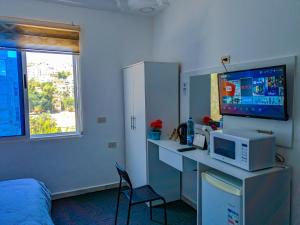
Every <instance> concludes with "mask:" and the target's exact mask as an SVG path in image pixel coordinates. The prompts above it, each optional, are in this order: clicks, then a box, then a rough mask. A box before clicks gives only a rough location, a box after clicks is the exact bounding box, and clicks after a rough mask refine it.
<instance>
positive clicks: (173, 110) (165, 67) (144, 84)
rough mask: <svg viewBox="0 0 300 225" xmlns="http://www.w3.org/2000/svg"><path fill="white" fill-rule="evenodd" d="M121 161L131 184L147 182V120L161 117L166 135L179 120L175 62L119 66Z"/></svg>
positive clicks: (177, 77) (176, 66) (137, 184)
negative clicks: (121, 86) (122, 123)
mask: <svg viewBox="0 0 300 225" xmlns="http://www.w3.org/2000/svg"><path fill="white" fill-rule="evenodd" d="M123 74H124V104H125V105H124V107H125V109H124V113H125V114H124V119H125V165H126V170H127V172H128V173H129V175H130V177H131V180H132V183H133V186H135V187H136V186H140V185H145V184H147V154H146V151H147V149H146V146H147V133H148V131H149V128H148V127H149V123H150V121H152V120H155V119H161V120H162V121H163V129H162V135H163V136H168V135H170V133H171V132H172V130H173V129H174V128H176V127H177V125H178V122H179V65H178V64H177V63H157V62H141V63H138V64H135V65H132V66H129V67H126V68H124V69H123Z"/></svg>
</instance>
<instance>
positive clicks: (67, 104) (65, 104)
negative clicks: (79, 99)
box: [62, 97, 75, 112]
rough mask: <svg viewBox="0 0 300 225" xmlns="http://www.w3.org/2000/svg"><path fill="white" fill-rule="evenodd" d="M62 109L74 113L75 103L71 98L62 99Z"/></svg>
mask: <svg viewBox="0 0 300 225" xmlns="http://www.w3.org/2000/svg"><path fill="white" fill-rule="evenodd" d="M62 109H63V110H67V111H69V112H74V111H75V101H74V98H73V97H64V98H63V99H62Z"/></svg>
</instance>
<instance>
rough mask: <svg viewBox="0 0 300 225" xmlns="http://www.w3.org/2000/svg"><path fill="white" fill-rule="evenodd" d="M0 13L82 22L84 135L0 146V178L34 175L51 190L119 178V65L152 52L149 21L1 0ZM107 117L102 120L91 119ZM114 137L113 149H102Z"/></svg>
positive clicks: (29, 0) (121, 158)
mask: <svg viewBox="0 0 300 225" xmlns="http://www.w3.org/2000/svg"><path fill="white" fill-rule="evenodd" d="M0 15H1V16H13V17H20V18H29V19H39V20H47V21H54V22H62V23H69V24H70V23H72V22H74V23H75V24H78V25H80V26H81V29H82V35H81V76H82V97H83V101H82V103H83V113H84V114H83V125H84V136H83V137H82V138H79V139H71V140H70V139H65V140H48V141H41V142H29V143H24V142H18V143H7V144H0V180H2V179H12V178H23V177H34V178H37V179H40V180H42V181H44V182H45V183H46V184H47V185H48V187H49V188H50V189H51V191H53V192H62V191H68V190H72V189H77V188H83V187H89V186H95V185H102V184H107V183H112V182H116V181H118V178H117V175H116V171H115V168H114V162H115V161H119V162H121V163H123V162H124V132H123V127H124V124H123V85H122V75H121V71H120V69H121V67H123V66H125V65H128V64H131V63H136V62H137V61H139V60H144V59H151V56H152V25H153V24H152V20H151V19H150V18H144V17H138V16H133V15H125V14H118V13H112V12H104V11H96V10H88V9H80V8H73V7H67V6H61V5H55V4H47V3H43V2H38V1H33V0H26V1H24V0H19V1H18V0H9V1H8V0H0ZM98 116H107V123H106V124H104V125H100V124H97V123H96V118H97V117H98ZM110 141H117V142H118V148H117V149H112V150H107V143H108V142H110Z"/></svg>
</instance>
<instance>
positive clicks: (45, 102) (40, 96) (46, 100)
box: [28, 79, 58, 113]
mask: <svg viewBox="0 0 300 225" xmlns="http://www.w3.org/2000/svg"><path fill="white" fill-rule="evenodd" d="M57 93H58V90H57V88H56V87H55V86H54V84H53V83H51V82H43V83H42V82H39V81H36V80H34V79H31V80H29V82H28V98H29V106H30V108H29V110H30V112H36V113H41V112H53V110H54V109H53V101H54V96H55V95H56V94H57Z"/></svg>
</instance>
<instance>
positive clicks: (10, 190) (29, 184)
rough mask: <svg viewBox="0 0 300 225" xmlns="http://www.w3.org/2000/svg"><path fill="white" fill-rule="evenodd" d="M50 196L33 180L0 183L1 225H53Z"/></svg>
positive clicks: (45, 189)
mask: <svg viewBox="0 0 300 225" xmlns="http://www.w3.org/2000/svg"><path fill="white" fill-rule="evenodd" d="M50 211H51V194H50V192H49V190H48V189H47V188H46V186H45V185H44V184H43V183H41V182H39V181H37V180H34V179H18V180H8V181H1V182H0V224H1V225H54V224H53V222H52V220H51V216H50Z"/></svg>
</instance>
